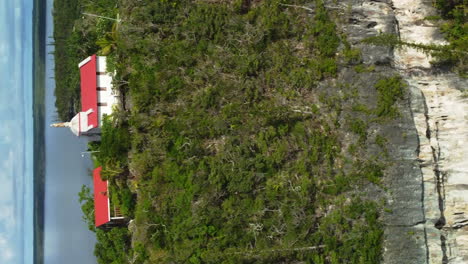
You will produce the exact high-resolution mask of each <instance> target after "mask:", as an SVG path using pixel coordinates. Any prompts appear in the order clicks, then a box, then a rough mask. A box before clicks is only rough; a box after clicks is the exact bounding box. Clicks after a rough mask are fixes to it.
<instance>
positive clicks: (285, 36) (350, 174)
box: [55, 0, 404, 264]
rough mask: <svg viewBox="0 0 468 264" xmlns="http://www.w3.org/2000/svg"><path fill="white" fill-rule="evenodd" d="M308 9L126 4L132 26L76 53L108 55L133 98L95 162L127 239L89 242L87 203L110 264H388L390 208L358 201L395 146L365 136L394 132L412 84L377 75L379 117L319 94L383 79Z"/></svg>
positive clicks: (346, 94) (115, 28)
mask: <svg viewBox="0 0 468 264" xmlns="http://www.w3.org/2000/svg"><path fill="white" fill-rule="evenodd" d="M60 1H65V0H56V1H55V2H60ZM102 2H103V3H104V2H109V3H108V5H107V6H111V7H114V6H117V3H115V2H113V1H111V0H107V1H102ZM93 3H94V4H88V5H83V6H86V8H89V10H90V11H93V10H94V9H96V8H98V6H99V3H100V1H93ZM307 3H310V1H305V0H296V1H294V0H290V1H286V0H284V1H279V0H272V1H242V0H239V1H222V0H220V1H208V0H206V1H189V0H172V1H168V0H165V1H163V0H161V1H150V0H141V1H132V0H120V1H118V12H119V14H120V15H121V17H122V23H120V24H118V25H117V24H112V23H108V24H106V26H105V27H103V28H104V29H102V28H99V27H97V28H99V29H93V28H94V27H92V26H90V23H89V24H87V25H88V26H89V27H86V30H88V31H78V32H80V34H81V35H80V34H78V35H75V36H78V37H83V39H80V41H77V42H73V41H72V42H67V44H66V45H69V47H72V46H74V45H75V44H76V43H79V42H81V41H85V42H86V43H87V44H84V46H87V45H89V49H87V50H85V51H88V52H89V51H91V50H93V49H94V50H96V51H97V52H100V53H105V54H107V53H108V54H109V56H108V59H109V60H110V63H109V64H110V67H111V68H112V69H113V70H114V69H115V70H116V76H115V81H114V84H115V86H116V88H117V89H119V90H120V91H121V92H122V93H123V94H126V95H128V96H127V97H126V99H127V102H126V103H125V106H126V108H127V110H126V111H124V110H121V111H118V112H116V113H115V114H113V116H112V117H111V118H108V119H106V120H105V122H104V125H103V133H102V141H101V143H93V144H90V149H92V150H97V151H99V152H97V154H96V155H94V159H95V161H96V165H102V166H103V177H105V178H107V179H108V180H109V181H110V183H111V190H110V193H111V200H112V202H113V203H115V204H118V205H119V206H120V207H121V209H122V211H124V212H125V213H126V214H127V215H128V216H129V217H131V218H133V219H134V221H133V223H132V224H131V226H132V227H131V228H130V229H131V232H129V231H128V229H127V228H116V229H112V230H111V231H103V230H100V229H98V230H96V229H94V225H93V212H92V209H93V208H92V198H91V192H90V190H89V189H88V188H86V187H84V188H83V190H82V192H81V193H80V202H82V208H83V211H84V213H85V214H84V219H85V220H86V221H87V222H88V223H89V227H90V229H91V230H94V231H96V232H97V238H98V244H97V246H96V251H95V254H96V256H97V257H98V262H99V263H129V262H130V263H281V262H283V263H291V262H294V261H305V262H308V263H316V264H319V263H377V262H379V260H380V258H381V242H382V241H381V240H382V233H383V231H382V224H381V223H380V221H379V214H380V211H381V203H380V202H379V201H375V199H374V198H375V197H370V198H371V199H370V198H369V197H367V196H366V194H365V193H364V192H363V191H364V190H365V188H366V186H369V185H379V184H380V179H381V177H382V176H383V173H384V168H385V163H384V160H385V158H384V157H385V155H384V154H385V153H384V151H383V149H384V146H383V145H384V144H385V139H384V138H382V137H380V138H379V137H376V138H375V140H373V141H375V143H374V142H373V141H371V140H370V137H371V136H370V135H368V131H367V130H368V127H369V125H370V124H371V123H376V122H385V120H388V119H390V118H396V117H398V110H397V108H396V103H397V102H398V100H400V99H401V98H403V96H404V84H403V83H402V81H401V80H400V79H399V78H398V77H392V76H390V77H385V76H382V78H381V80H380V81H378V82H376V83H375V89H376V94H377V95H378V98H377V99H376V100H377V103H376V104H375V106H369V105H367V106H363V104H362V103H361V102H360V101H359V98H361V97H362V96H361V95H359V94H358V92H357V91H356V90H353V89H351V88H350V85H348V84H344V83H342V84H333V85H332V84H330V85H329V86H328V87H323V86H321V85H319V84H321V83H322V84H323V83H325V81H327V80H330V79H333V78H335V77H337V74H338V73H339V71H340V69H341V68H343V67H347V66H349V64H355V66H356V67H355V68H356V73H358V72H361V71H373V67H372V66H369V67H368V66H363V65H359V57H360V53H359V50H355V49H352V48H351V47H350V45H349V44H348V43H347V41H346V36H344V35H343V34H342V33H341V32H339V30H338V28H337V26H336V25H335V23H334V17H333V13H331V12H330V11H329V10H327V9H326V8H325V6H324V4H323V3H322V1H315V2H313V4H312V5H308V7H306V8H303V6H302V5H304V4H307ZM83 6H82V7H80V8H83ZM309 9H310V10H313V12H310V10H309ZM80 10H81V9H80ZM96 10H97V12H99V11H102V12H103V13H105V14H109V15H110V16H112V14H115V12H116V11H115V10H110V11H109V10H99V9H96ZM112 12H114V13H112ZM114 17H115V16H114ZM56 19H57V20H60V19H61V18H59V17H56ZM57 20H56V21H57ZM104 20H105V19H98V20H97V22H96V23H97V24H98V25H99V23H104ZM107 21H108V20H107ZM63 23H65V24H67V25H69V24H68V22H66V21H63ZM77 23H78V22H74V24H75V25H76V24H77ZM80 23H81V22H80ZM78 24H79V23H78ZM64 28H65V26H64ZM93 30H94V32H93ZM98 30H104V32H100V33H99V32H98ZM70 32H72V33H70ZM73 32H76V27H75V31H68V33H67V34H71V35H70V36H73V35H74V33H73ZM83 32H85V33H86V34H85V35H83ZM98 33H99V34H98ZM101 35H103V36H105V38H106V39H105V40H101V41H99V40H98V37H97V36H101ZM66 36H67V37H68V35H66ZM84 36H86V37H84ZM93 36H94V37H93ZM69 41H71V40H69ZM96 43H98V44H99V43H101V44H103V43H106V45H104V44H103V45H100V46H99V45H97V44H96ZM96 45H97V46H96ZM109 45H110V46H109ZM107 47H110V48H107ZM56 56H59V55H57V54H56ZM73 56H74V55H73V53H72V54H71V55H70V58H67V59H66V60H70V65H72V64H74V63H75V62H73V63H72V60H73V58H72V57H73ZM80 56H81V55H80ZM78 57H79V56H76V57H75V58H78ZM84 57H86V56H84ZM57 58H58V59H60V57H57ZM61 59H63V58H61ZM79 60H81V58H80V59H79ZM76 63H77V62H76ZM356 64H357V65H356ZM64 67H65V66H64ZM69 69H72V68H71V66H70V68H69ZM74 71H76V72H77V69H75V70H74ZM73 74H75V73H73ZM70 78H71V77H70ZM64 83H65V82H64ZM66 83H73V82H71V81H70V80H69V81H66ZM57 89H59V86H57ZM73 89H75V90H76V87H75V88H73ZM73 89H71V90H73ZM75 90H73V92H76V91H75ZM57 98H58V97H57ZM73 98H74V97H73ZM58 101H59V98H58ZM345 103H346V104H351V105H353V107H352V109H346V110H347V111H346V112H345V111H344V109H345V106H344V104H345ZM58 107H59V106H58ZM65 108H67V107H65ZM60 109H62V110H63V109H64V108H60V107H59V111H60ZM348 110H349V111H348ZM350 114H352V115H353V116H352V117H351V116H350V117H349V118H348V116H347V115H350ZM65 115H66V113H64V116H65ZM61 117H62V116H61ZM369 120H371V121H369ZM346 140H351V142H347V141H346ZM372 144H376V145H379V146H381V147H382V148H381V149H382V151H381V153H380V154H375V153H374V154H373V155H368V154H367V153H366V145H372Z"/></svg>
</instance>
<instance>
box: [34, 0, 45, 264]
mask: <svg viewBox="0 0 468 264" xmlns="http://www.w3.org/2000/svg"><path fill="white" fill-rule="evenodd" d="M46 8H47V7H46V2H45V1H44V0H34V7H33V127H34V132H33V133H34V140H33V141H34V143H33V148H34V164H33V167H34V169H33V170H34V213H33V215H34V220H33V221H34V235H33V237H34V238H33V243H34V249H33V251H34V253H33V258H34V263H35V264H42V263H44V233H43V230H44V194H45V147H44V142H45V134H44V132H45V57H46Z"/></svg>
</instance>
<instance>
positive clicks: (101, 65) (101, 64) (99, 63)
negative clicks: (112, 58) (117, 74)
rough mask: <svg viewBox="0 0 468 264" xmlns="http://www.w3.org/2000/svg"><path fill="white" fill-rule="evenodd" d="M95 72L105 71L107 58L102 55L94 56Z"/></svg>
mask: <svg viewBox="0 0 468 264" xmlns="http://www.w3.org/2000/svg"><path fill="white" fill-rule="evenodd" d="M96 68H97V72H107V59H106V57H103V56H97V57H96Z"/></svg>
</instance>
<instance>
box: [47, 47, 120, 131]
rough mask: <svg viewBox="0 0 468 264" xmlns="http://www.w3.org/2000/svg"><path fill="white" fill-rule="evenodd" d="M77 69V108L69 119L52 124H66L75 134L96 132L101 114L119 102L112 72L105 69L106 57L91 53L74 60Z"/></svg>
mask: <svg viewBox="0 0 468 264" xmlns="http://www.w3.org/2000/svg"><path fill="white" fill-rule="evenodd" d="M78 67H79V69H80V83H81V84H80V86H81V111H80V112H79V113H77V114H76V115H75V116H74V117H73V118H72V119H71V120H70V121H69V122H64V123H57V124H53V125H51V126H53V127H69V128H70V130H71V131H72V132H73V134H75V135H76V136H96V135H99V134H100V126H101V124H102V120H103V117H104V115H110V114H111V113H112V110H113V109H114V108H115V107H117V105H118V103H119V96H118V94H117V92H115V91H114V90H113V89H112V73H109V72H107V70H106V67H107V61H106V57H103V56H96V55H92V56H89V57H88V58H86V59H84V60H83V61H82V62H80V63H79V64H78Z"/></svg>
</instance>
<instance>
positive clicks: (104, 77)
mask: <svg viewBox="0 0 468 264" xmlns="http://www.w3.org/2000/svg"><path fill="white" fill-rule="evenodd" d="M96 63H97V66H96V67H97V69H96V71H97V75H96V76H97V83H96V84H97V93H98V96H97V98H98V112H99V116H98V118H99V124H100V125H101V124H102V119H103V117H104V115H110V114H111V113H112V110H113V108H115V107H117V105H118V103H119V95H118V94H117V92H115V91H114V90H113V86H112V74H111V73H108V72H107V69H106V67H107V63H106V57H103V56H98V57H97V60H96ZM99 73H106V74H99ZM100 103H105V104H107V105H105V106H99V104H100Z"/></svg>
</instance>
